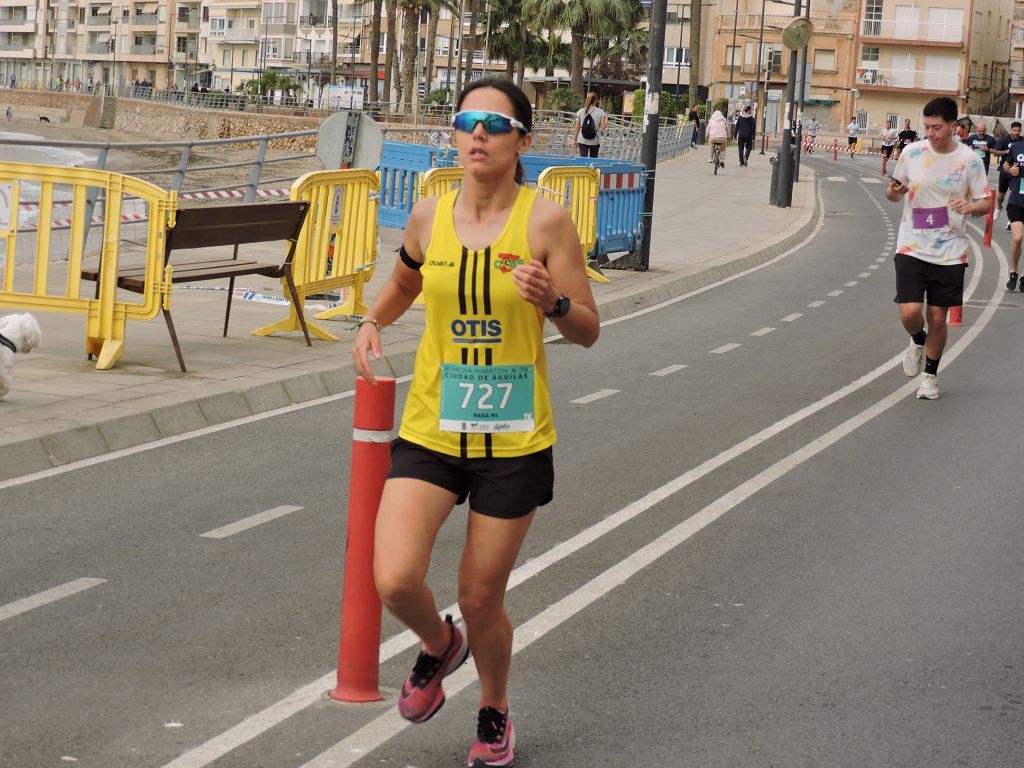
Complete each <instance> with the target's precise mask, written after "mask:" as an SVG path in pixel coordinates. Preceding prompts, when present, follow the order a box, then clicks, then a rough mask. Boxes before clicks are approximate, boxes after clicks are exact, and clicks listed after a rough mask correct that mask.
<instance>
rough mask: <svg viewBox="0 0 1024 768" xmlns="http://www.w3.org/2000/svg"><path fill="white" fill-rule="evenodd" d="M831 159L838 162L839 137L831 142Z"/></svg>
mask: <svg viewBox="0 0 1024 768" xmlns="http://www.w3.org/2000/svg"><path fill="white" fill-rule="evenodd" d="M832 159H833V160H834V161H835V162H837V163H838V162H839V139H836V140H835V141H834V142H832Z"/></svg>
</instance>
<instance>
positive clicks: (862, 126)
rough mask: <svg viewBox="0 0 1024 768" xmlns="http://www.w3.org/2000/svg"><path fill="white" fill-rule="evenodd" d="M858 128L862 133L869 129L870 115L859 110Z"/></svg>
mask: <svg viewBox="0 0 1024 768" xmlns="http://www.w3.org/2000/svg"><path fill="white" fill-rule="evenodd" d="M857 128H858V129H859V130H861V131H866V130H867V129H868V113H867V112H865V111H864V110H863V109H858V110H857Z"/></svg>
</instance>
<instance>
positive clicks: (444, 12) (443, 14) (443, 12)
mask: <svg viewBox="0 0 1024 768" xmlns="http://www.w3.org/2000/svg"><path fill="white" fill-rule="evenodd" d="M451 17H452V12H451V10H449V9H448V8H442V9H441V12H440V13H439V14H437V18H439V19H442V20H447V19H450V18H451Z"/></svg>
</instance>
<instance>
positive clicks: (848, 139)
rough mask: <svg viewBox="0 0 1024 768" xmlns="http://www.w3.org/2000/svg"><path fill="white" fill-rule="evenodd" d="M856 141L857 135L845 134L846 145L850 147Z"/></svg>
mask: <svg viewBox="0 0 1024 768" xmlns="http://www.w3.org/2000/svg"><path fill="white" fill-rule="evenodd" d="M856 143H857V137H856V136H847V137H846V146H848V147H852V146H853V145H854V144H856Z"/></svg>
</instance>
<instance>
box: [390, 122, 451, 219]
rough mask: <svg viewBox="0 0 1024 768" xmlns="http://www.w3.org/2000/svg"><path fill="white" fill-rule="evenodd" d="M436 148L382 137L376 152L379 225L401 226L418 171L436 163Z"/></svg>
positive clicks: (412, 201) (410, 209) (414, 196)
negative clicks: (385, 139) (378, 164)
mask: <svg viewBox="0 0 1024 768" xmlns="http://www.w3.org/2000/svg"><path fill="white" fill-rule="evenodd" d="M438 160H439V150H437V149H435V148H434V147H427V146H423V145H421V144H403V143H402V142H400V141H385V142H384V150H383V151H382V152H381V156H380V203H379V204H378V207H377V221H378V223H379V224H380V226H382V227H391V228H393V229H402V228H404V227H405V225H406V222H408V221H409V213H410V212H411V211H412V206H413V203H415V202H416V189H417V186H418V184H419V180H420V174H421V173H423V172H424V171H428V170H430V169H431V168H433V167H435V166H436V165H438Z"/></svg>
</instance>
